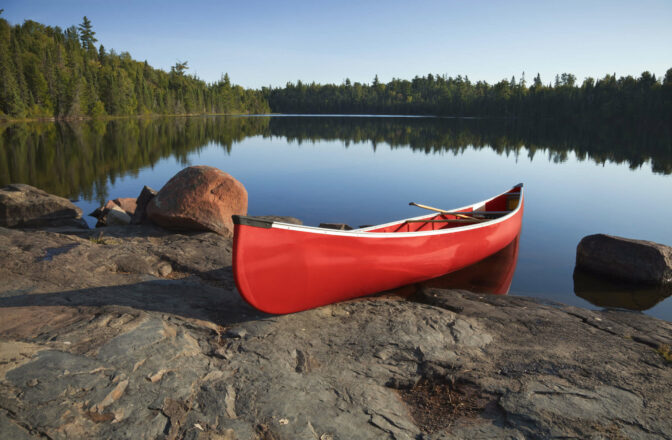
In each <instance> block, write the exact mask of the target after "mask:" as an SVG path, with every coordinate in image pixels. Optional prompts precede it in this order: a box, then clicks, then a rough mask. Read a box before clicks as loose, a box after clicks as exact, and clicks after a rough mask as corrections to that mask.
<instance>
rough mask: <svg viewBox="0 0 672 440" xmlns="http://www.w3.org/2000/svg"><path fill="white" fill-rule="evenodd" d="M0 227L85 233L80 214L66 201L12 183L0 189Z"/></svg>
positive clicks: (31, 187)
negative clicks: (67, 228) (70, 228)
mask: <svg viewBox="0 0 672 440" xmlns="http://www.w3.org/2000/svg"><path fill="white" fill-rule="evenodd" d="M0 226H4V227H9V228H39V227H61V226H74V227H77V228H82V229H88V226H87V225H86V222H85V221H84V219H82V210H81V209H79V208H78V207H76V206H75V205H74V204H73V203H72V202H71V201H70V200H68V199H66V198H63V197H58V196H55V195H53V194H48V193H46V192H45V191H42V190H41V189H38V188H35V187H33V186H30V185H24V184H21V183H14V184H11V185H8V186H6V187H4V188H2V189H0Z"/></svg>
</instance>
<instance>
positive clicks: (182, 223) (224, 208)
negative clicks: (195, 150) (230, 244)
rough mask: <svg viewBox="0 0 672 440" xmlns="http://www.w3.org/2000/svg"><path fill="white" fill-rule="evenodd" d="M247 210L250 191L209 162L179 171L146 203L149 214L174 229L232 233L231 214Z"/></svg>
mask: <svg viewBox="0 0 672 440" xmlns="http://www.w3.org/2000/svg"><path fill="white" fill-rule="evenodd" d="M245 214H247V191H246V190H245V187H244V186H243V184H242V183H240V182H239V181H237V180H236V179H234V178H233V177H232V176H230V175H229V174H227V173H225V172H223V171H221V170H218V169H217V168H213V167H209V166H194V167H188V168H185V169H183V170H182V171H180V172H179V173H177V174H176V175H175V176H173V178H171V179H170V180H169V181H168V183H166V184H165V186H164V187H163V188H161V190H160V191H159V192H158V194H157V195H156V197H154V198H153V199H152V200H151V201H150V202H149V204H148V206H147V216H148V218H149V219H150V220H151V221H152V222H154V223H156V224H157V225H160V226H163V227H165V228H172V229H191V230H198V231H213V232H217V233H218V234H221V235H227V236H230V235H232V234H233V220H232V219H231V216H232V215H245Z"/></svg>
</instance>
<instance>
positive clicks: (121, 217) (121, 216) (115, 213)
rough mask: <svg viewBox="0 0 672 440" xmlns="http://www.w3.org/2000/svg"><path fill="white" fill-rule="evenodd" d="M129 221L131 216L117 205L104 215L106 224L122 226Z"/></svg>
mask: <svg viewBox="0 0 672 440" xmlns="http://www.w3.org/2000/svg"><path fill="white" fill-rule="evenodd" d="M130 223H131V216H130V215H128V214H127V213H126V212H125V211H124V210H123V209H121V208H120V207H118V206H115V207H114V208H112V209H110V210H109V211H108V212H107V214H106V215H105V224H106V225H107V226H123V225H128V224H130Z"/></svg>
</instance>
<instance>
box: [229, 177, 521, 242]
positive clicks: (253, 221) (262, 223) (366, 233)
mask: <svg viewBox="0 0 672 440" xmlns="http://www.w3.org/2000/svg"><path fill="white" fill-rule="evenodd" d="M516 188H519V189H520V199H519V201H518V205H517V206H516V209H514V210H513V211H511V212H509V213H508V214H506V215H504V216H502V217H498V218H494V219H488V220H487V221H483V222H479V223H475V224H473V225H465V226H458V227H455V228H448V229H436V230H432V231H415V232H371V231H372V230H374V229H380V228H384V227H389V226H392V225H400V224H403V223H404V222H406V221H407V220H424V219H428V220H429V219H431V218H432V217H436V216H437V215H440V213H434V214H426V215H421V216H418V217H410V218H406V219H403V220H395V221H393V222H389V223H383V224H380V225H373V226H368V227H366V228H359V229H352V230H350V231H340V230H335V229H328V228H320V227H316V226H306V225H296V224H291V223H282V222H276V221H271V220H261V219H257V218H254V217H247V216H238V215H234V216H233V222H234V224H240V225H246V226H253V227H259V228H273V229H285V230H290V231H298V232H306V233H313V234H323V235H341V236H348V237H359V238H365V237H366V238H390V237H397V238H402V237H409V238H410V237H420V236H426V235H443V234H454V233H458V232H463V231H468V230H472V229H480V228H485V227H489V226H493V225H497V224H499V223H502V222H505V221H507V220H509V219H511V218H512V217H514V216H515V215H516V214H517V213H518V212H519V211H520V210H521V208H522V206H523V198H524V195H523V184H522V183H519V184H518V185H516V186H514V187H512V188H511V189H509V190H508V191H505V192H503V193H501V194H498V195H496V196H494V197H490V198H489V199H486V200H483V201H480V202H476V203H473V204H471V205H467V206H463V207H460V208H455V209H451V210H450V211H451V212H456V211H460V210H466V209H475V208H476V207H477V206H482V205H485V204H486V203H488V202H490V201H491V200H494V199H496V198H497V197H501V196H503V195H505V194H507V193H509V192H510V191H511V190H514V189H516Z"/></svg>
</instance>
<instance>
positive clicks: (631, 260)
mask: <svg viewBox="0 0 672 440" xmlns="http://www.w3.org/2000/svg"><path fill="white" fill-rule="evenodd" d="M576 267H578V268H580V269H584V270H587V271H589V272H593V273H596V274H600V275H606V276H610V277H613V278H617V279H622V280H627V281H631V282H638V283H644V284H659V285H660V284H671V283H672V247H669V246H665V245H662V244H658V243H654V242H652V241H644V240H633V239H629V238H623V237H614V236H610V235H604V234H595V235H589V236H587V237H584V238H583V239H582V240H581V242H580V243H579V245H578V246H577V248H576Z"/></svg>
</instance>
